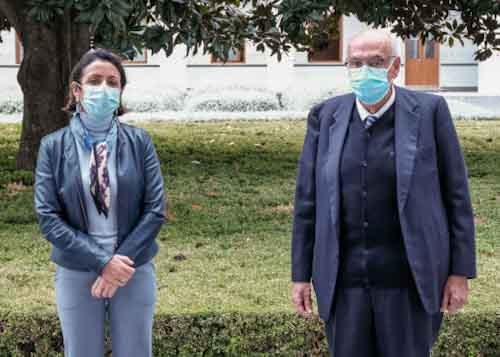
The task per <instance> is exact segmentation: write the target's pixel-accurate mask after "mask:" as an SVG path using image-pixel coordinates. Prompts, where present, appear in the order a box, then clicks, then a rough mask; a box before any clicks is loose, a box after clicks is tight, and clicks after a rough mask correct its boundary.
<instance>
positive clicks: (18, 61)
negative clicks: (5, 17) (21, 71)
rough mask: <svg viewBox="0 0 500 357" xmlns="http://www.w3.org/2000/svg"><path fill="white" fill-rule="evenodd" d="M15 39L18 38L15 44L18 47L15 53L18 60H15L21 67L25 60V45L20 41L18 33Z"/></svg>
mask: <svg viewBox="0 0 500 357" xmlns="http://www.w3.org/2000/svg"><path fill="white" fill-rule="evenodd" d="M15 37H16V40H15V42H16V44H15V46H16V51H15V56H16V58H15V61H16V64H18V65H20V64H21V62H22V60H23V56H22V55H23V54H24V53H23V50H22V47H23V45H22V44H21V40H20V39H19V35H18V34H17V32H16V36H15Z"/></svg>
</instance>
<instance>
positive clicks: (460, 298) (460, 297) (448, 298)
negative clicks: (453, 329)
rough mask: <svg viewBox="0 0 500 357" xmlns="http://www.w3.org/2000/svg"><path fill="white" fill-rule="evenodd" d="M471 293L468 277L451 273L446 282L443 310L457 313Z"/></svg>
mask: <svg viewBox="0 0 500 357" xmlns="http://www.w3.org/2000/svg"><path fill="white" fill-rule="evenodd" d="M468 295H469V283H468V280H467V278H466V277H464V276H457V275H451V276H450V277H449V278H448V281H447V282H446V286H445V287H444V294H443V303H442V304H441V312H448V313H449V314H450V315H453V314H455V313H456V312H457V311H458V310H460V309H461V308H462V307H463V306H464V305H465V304H466V303H467V298H468Z"/></svg>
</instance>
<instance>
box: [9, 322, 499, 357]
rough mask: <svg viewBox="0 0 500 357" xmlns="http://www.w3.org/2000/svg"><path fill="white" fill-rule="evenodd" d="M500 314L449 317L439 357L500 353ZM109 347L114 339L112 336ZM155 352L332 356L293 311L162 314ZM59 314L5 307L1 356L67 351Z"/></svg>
mask: <svg viewBox="0 0 500 357" xmlns="http://www.w3.org/2000/svg"><path fill="white" fill-rule="evenodd" d="M499 336H500V313H499V312H497V313H490V314H486V313H472V312H468V313H462V314H459V315H457V316H453V317H447V318H446V319H445V321H444V325H443V328H442V329H441V334H440V338H439V341H438V343H437V344H436V346H435V348H434V353H433V356H434V357H445V356H446V357H498V356H500V339H499ZM107 343H108V346H109V340H108V341H107ZM153 345H154V353H153V354H154V356H155V357H167V356H326V355H327V346H326V340H325V336H324V333H323V325H322V323H321V322H320V321H319V320H313V321H305V320H303V319H301V318H299V317H297V316H295V315H293V314H278V313H270V314H241V313H236V312H235V313H222V314H215V313H213V314H202V315H157V316H156V318H155V325H154V343H153ZM62 351H63V344H62V336H61V333H60V327H59V322H58V319H57V316H55V315H23V314H17V313H1V312H0V356H1V357H17V356H23V357H24V356H32V357H35V356H44V357H50V356H62Z"/></svg>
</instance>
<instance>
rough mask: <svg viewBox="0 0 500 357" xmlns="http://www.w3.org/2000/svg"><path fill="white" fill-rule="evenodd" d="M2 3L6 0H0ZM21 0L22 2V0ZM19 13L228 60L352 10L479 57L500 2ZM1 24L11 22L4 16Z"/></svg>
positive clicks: (129, 0)
mask: <svg viewBox="0 0 500 357" xmlns="http://www.w3.org/2000/svg"><path fill="white" fill-rule="evenodd" d="M6 1H7V2H8V1H9V0H6ZM10 1H12V2H14V0H10ZM17 2H19V1H17ZM21 2H23V1H21ZM26 2H27V6H26V7H25V11H26V12H27V14H28V16H31V17H33V18H34V19H36V20H37V21H39V22H42V23H45V24H47V26H57V24H58V21H57V19H58V18H61V17H64V16H68V14H70V16H72V17H73V19H74V21H75V22H78V23H85V24H88V25H89V30H90V32H91V34H92V35H93V36H94V38H95V44H96V46H102V47H108V48H113V49H115V50H117V51H119V52H120V53H123V54H124V55H126V56H127V57H129V58H133V57H134V55H136V54H137V53H140V52H142V51H143V50H144V48H149V49H151V50H152V52H153V53H157V52H159V51H164V52H165V54H166V55H167V56H169V55H170V54H171V53H172V51H173V50H174V48H175V47H176V46H178V45H181V44H182V45H185V46H186V49H187V54H196V53H198V52H200V51H201V52H203V53H207V52H210V53H213V54H215V55H216V56H218V57H220V58H223V59H224V58H226V56H227V54H228V52H229V51H230V49H232V48H238V47H240V46H241V44H242V43H243V41H244V40H247V41H249V42H251V43H253V44H254V45H255V46H257V49H258V50H260V51H264V50H265V49H266V48H267V49H269V50H270V51H271V53H272V55H277V56H278V57H281V55H282V54H283V53H284V52H288V51H289V50H290V49H291V48H295V49H297V50H301V51H303V50H307V49H308V48H309V47H315V46H316V45H317V44H321V43H322V42H325V40H326V39H328V38H329V37H331V36H332V35H335V30H336V28H337V26H336V21H337V18H338V16H340V15H356V16H357V17H358V18H359V19H360V20H361V21H364V22H367V23H368V24H371V25H373V26H375V27H382V26H391V27H392V31H393V32H394V33H395V34H397V35H398V36H401V37H403V38H407V37H409V36H417V35H421V36H422V37H423V38H428V37H432V38H434V39H436V40H438V41H439V42H441V43H448V44H449V45H454V44H455V43H456V42H460V43H462V44H463V41H464V40H465V39H470V40H472V41H473V43H474V44H475V45H477V46H478V49H477V52H476V59H477V60H484V59H486V58H488V57H489V56H491V55H492V53H493V52H492V51H493V50H500V39H499V36H498V34H497V32H498V31H499V30H500V19H499V16H500V1H496V0H495V1H492V0H442V1H422V0H356V1H353V0H350V1H347V0H28V1H26ZM1 10H2V8H1V3H0V29H1V28H8V27H9V26H10V24H9V22H8V21H7V20H6V19H5V16H2V12H1Z"/></svg>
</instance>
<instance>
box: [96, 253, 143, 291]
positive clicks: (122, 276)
mask: <svg viewBox="0 0 500 357" xmlns="http://www.w3.org/2000/svg"><path fill="white" fill-rule="evenodd" d="M133 266H134V262H133V261H132V260H131V259H130V258H129V257H127V256H124V255H118V254H116V255H113V258H111V260H110V261H109V262H108V263H107V264H106V265H105V266H104V269H103V270H102V272H101V276H102V277H103V278H104V279H105V280H106V281H108V282H109V283H111V284H113V285H118V286H120V287H123V286H125V285H126V284H127V283H128V281H129V280H130V278H132V275H134V273H135V269H134V268H133Z"/></svg>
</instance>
